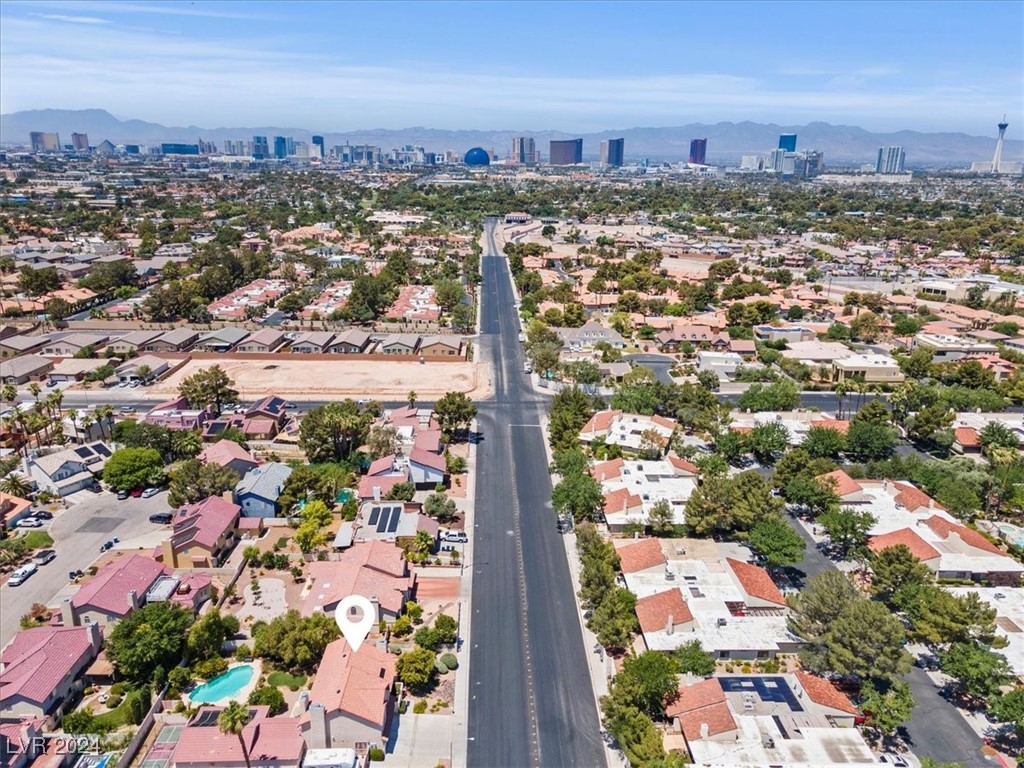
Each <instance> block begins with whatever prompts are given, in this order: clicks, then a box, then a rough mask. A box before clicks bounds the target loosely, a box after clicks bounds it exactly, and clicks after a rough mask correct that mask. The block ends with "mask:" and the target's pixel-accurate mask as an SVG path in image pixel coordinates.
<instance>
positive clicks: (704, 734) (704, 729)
mask: <svg viewBox="0 0 1024 768" xmlns="http://www.w3.org/2000/svg"><path fill="white" fill-rule="evenodd" d="M710 735H711V728H710V727H709V726H708V724H707V723H701V724H700V737H701V738H702V739H706V738H708V737H709V736H710Z"/></svg>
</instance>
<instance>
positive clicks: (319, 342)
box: [291, 331, 336, 355]
mask: <svg viewBox="0 0 1024 768" xmlns="http://www.w3.org/2000/svg"><path fill="white" fill-rule="evenodd" d="M335 335H336V334H334V333H331V332H330V331H309V332H307V333H304V334H302V335H301V336H299V337H298V338H297V339H295V341H293V342H292V346H291V349H292V352H294V353H296V354H300V355H317V354H323V353H324V352H326V351H327V350H328V349H329V348H330V346H331V344H332V343H333V342H334V337H335Z"/></svg>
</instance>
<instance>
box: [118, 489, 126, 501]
mask: <svg viewBox="0 0 1024 768" xmlns="http://www.w3.org/2000/svg"><path fill="white" fill-rule="evenodd" d="M127 498H128V491H118V492H117V500H118V501H124V500H125V499H127Z"/></svg>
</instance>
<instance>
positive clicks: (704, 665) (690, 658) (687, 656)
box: [673, 640, 715, 677]
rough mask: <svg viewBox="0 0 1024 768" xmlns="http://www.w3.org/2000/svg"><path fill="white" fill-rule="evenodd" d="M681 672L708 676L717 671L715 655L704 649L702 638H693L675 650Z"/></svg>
mask: <svg viewBox="0 0 1024 768" xmlns="http://www.w3.org/2000/svg"><path fill="white" fill-rule="evenodd" d="M673 656H675V659H676V664H678V666H679V672H680V674H687V673H689V674H691V675H697V676H699V677H708V676H709V675H713V674H714V672H715V657H714V656H712V655H711V654H710V653H708V652H707V651H705V650H704V648H703V647H702V646H701V644H700V640H691V641H690V642H688V643H684V644H683V645H681V646H679V647H678V648H677V649H676V650H675V651H674V652H673Z"/></svg>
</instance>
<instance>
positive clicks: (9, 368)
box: [0, 355, 53, 386]
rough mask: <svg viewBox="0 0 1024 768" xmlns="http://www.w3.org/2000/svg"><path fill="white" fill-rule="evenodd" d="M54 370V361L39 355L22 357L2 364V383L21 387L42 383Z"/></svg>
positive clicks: (0, 378)
mask: <svg viewBox="0 0 1024 768" xmlns="http://www.w3.org/2000/svg"><path fill="white" fill-rule="evenodd" d="M52 370H53V361H52V360H49V359H47V358H45V357H41V356H39V355H22V356H21V357H14V358H11V359H9V360H4V361H3V362H0V381H2V382H3V383H4V384H16V385H19V386H20V385H21V384H26V383H28V382H30V381H41V380H42V379H44V378H46V374H48V373H49V372H50V371H52Z"/></svg>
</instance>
